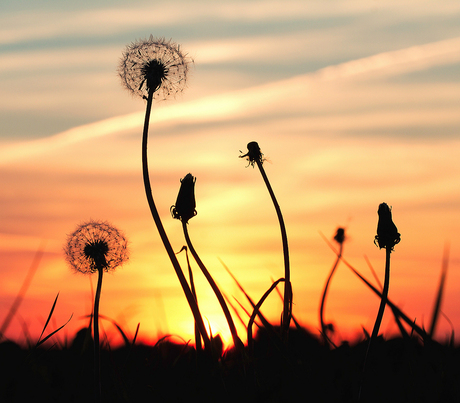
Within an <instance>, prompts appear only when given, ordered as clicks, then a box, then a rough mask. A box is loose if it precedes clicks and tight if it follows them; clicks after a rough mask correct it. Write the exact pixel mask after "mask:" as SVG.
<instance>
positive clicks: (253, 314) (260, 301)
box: [248, 278, 284, 353]
mask: <svg viewBox="0 0 460 403" xmlns="http://www.w3.org/2000/svg"><path fill="white" fill-rule="evenodd" d="M281 281H284V278H280V279H278V280H276V281H275V282H274V283H273V284H272V285H271V286H270V288H269V289H268V290H267V291H265V293H264V295H262V298H260V300H259V302H258V303H257V304H256V306H255V307H254V310H253V311H252V315H251V317H250V318H249V322H248V347H249V351H250V352H251V353H252V349H253V340H252V324H253V323H254V320H255V319H256V316H257V315H258V314H259V311H260V308H261V307H262V304H263V303H264V301H265V300H266V299H267V297H268V296H269V295H270V293H271V292H272V291H273V290H274V289H276V287H277V286H278V284H279V283H280V282H281Z"/></svg>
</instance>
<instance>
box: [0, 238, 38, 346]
mask: <svg viewBox="0 0 460 403" xmlns="http://www.w3.org/2000/svg"><path fill="white" fill-rule="evenodd" d="M43 253H44V245H43V244H42V245H41V246H40V247H39V249H38V250H37V252H36V253H35V256H34V259H33V260H32V263H31V265H30V267H29V271H28V272H27V275H26V278H25V279H24V282H23V283H22V285H21V288H20V289H19V292H18V295H17V296H16V298H15V300H14V301H13V304H12V305H11V308H10V310H9V312H8V315H6V318H5V319H4V320H3V323H2V326H1V327H0V340H1V339H2V338H3V335H4V334H5V332H6V330H7V329H8V326H9V325H10V322H11V320H12V319H13V318H14V315H16V312H17V310H18V308H19V306H20V305H21V302H22V300H23V299H24V296H25V295H26V292H27V289H28V288H29V285H30V283H31V282H32V279H33V277H34V275H35V272H36V271H37V268H38V265H39V264H40V261H41V259H42V257H43Z"/></svg>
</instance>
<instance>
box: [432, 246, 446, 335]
mask: <svg viewBox="0 0 460 403" xmlns="http://www.w3.org/2000/svg"><path fill="white" fill-rule="evenodd" d="M448 265H449V245H448V244H446V245H445V246H444V255H443V257H442V268H441V279H440V281H439V288H438V293H437V297H436V301H435V304H434V308H433V315H432V318H431V326H430V330H429V335H430V336H431V337H433V335H434V332H435V330H436V324H437V322H438V317H439V311H440V309H441V303H442V295H443V293H444V287H445V283H446V276H447V267H448Z"/></svg>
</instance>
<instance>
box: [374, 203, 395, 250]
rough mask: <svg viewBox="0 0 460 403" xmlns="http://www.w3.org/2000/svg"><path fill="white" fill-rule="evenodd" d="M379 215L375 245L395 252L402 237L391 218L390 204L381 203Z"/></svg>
mask: <svg viewBox="0 0 460 403" xmlns="http://www.w3.org/2000/svg"><path fill="white" fill-rule="evenodd" d="M377 213H378V215H379V221H378V224H377V235H376V236H375V239H374V243H375V244H376V245H377V244H378V246H379V248H380V249H382V248H389V249H390V250H393V248H394V246H395V245H396V244H397V243H399V242H400V241H401V235H400V234H399V232H398V229H397V228H396V225H395V224H394V223H393V219H392V216H391V209H390V207H388V204H386V203H381V204H380V205H379V209H378V211H377Z"/></svg>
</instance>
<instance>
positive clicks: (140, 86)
mask: <svg viewBox="0 0 460 403" xmlns="http://www.w3.org/2000/svg"><path fill="white" fill-rule="evenodd" d="M192 64H193V59H191V58H190V57H188V56H187V54H185V53H183V52H182V51H181V49H180V46H179V45H177V44H176V43H174V42H172V41H171V40H165V39H164V38H154V37H153V36H152V35H150V38H149V39H143V40H138V41H135V42H133V43H131V44H130V45H128V46H127V47H126V49H125V51H124V53H123V56H122V59H121V61H120V64H119V66H118V74H119V76H120V78H121V81H122V83H123V85H124V86H125V87H126V88H127V89H128V90H129V91H130V92H132V93H133V94H134V95H138V96H140V97H142V98H144V99H147V98H148V95H149V91H150V90H152V91H153V98H155V99H158V98H162V99H166V98H168V97H170V96H174V95H176V94H177V93H179V92H182V91H183V90H184V88H185V86H186V83H187V76H188V73H189V70H190V66H191V65H192Z"/></svg>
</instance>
